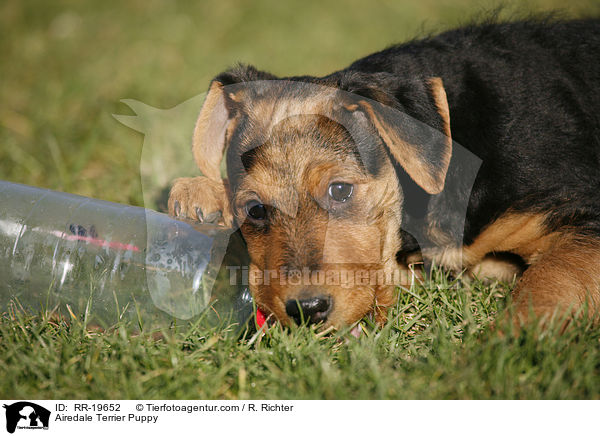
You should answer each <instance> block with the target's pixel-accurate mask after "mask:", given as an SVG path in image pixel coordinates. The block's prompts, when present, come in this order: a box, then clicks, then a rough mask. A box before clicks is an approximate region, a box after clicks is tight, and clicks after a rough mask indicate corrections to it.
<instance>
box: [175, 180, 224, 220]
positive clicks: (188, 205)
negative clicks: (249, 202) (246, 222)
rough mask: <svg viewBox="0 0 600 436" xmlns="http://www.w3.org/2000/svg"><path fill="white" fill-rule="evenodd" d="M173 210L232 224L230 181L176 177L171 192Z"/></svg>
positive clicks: (203, 218) (191, 217)
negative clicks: (228, 184)
mask: <svg viewBox="0 0 600 436" xmlns="http://www.w3.org/2000/svg"><path fill="white" fill-rule="evenodd" d="M169 213H170V214H171V215H174V216H176V217H184V218H189V219H195V220H198V221H200V222H206V223H214V224H221V225H225V226H227V227H231V226H232V223H233V216H232V213H231V207H230V205H229V199H228V196H227V181H223V180H218V181H217V180H213V179H209V178H208V177H202V176H200V177H183V178H179V179H176V180H175V181H174V183H173V187H172V188H171V192H170V193H169Z"/></svg>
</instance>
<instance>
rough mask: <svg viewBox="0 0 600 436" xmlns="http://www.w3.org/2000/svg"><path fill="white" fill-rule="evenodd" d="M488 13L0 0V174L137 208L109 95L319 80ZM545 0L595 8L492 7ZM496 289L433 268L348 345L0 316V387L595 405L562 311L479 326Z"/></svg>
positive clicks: (84, 393) (599, 353)
mask: <svg viewBox="0 0 600 436" xmlns="http://www.w3.org/2000/svg"><path fill="white" fill-rule="evenodd" d="M482 5H483V6H482ZM492 7H493V3H482V2H479V1H467V0H457V1H445V0H426V1H419V2H410V3H409V2H393V1H376V2H361V1H359V0H350V1H348V2H346V3H345V5H344V6H342V5H341V3H340V2H326V3H324V2H318V1H312V0H310V1H302V2H301V1H294V2H278V1H275V0H273V1H258V2H252V3H250V2H242V1H241V0H223V1H219V2H194V3H192V2H189V3H187V2H170V1H148V0H145V1H141V0H140V1H128V2H116V1H107V2H76V1H56V2H39V1H38V2H35V1H24V0H6V1H4V2H2V3H1V4H0V34H1V38H0V52H1V53H2V58H0V59H1V60H0V102H1V103H0V180H9V181H13V182H20V183H25V184H28V185H34V186H40V187H44V188H50V189H56V190H61V191H66V192H71V193H76V194H81V195H86V196H90V197H94V198H100V199H105V200H110V201H116V202H120V203H125V204H132V205H138V206H143V205H147V206H154V204H149V203H148V201H146V202H144V198H145V197H144V189H145V188H144V187H143V184H142V175H141V167H142V164H141V162H142V161H143V159H142V156H143V144H144V137H143V136H142V135H141V134H140V133H139V132H136V131H134V130H132V129H129V128H127V127H126V126H124V125H122V124H120V123H119V122H117V120H115V118H114V117H113V116H112V114H125V115H132V114H133V112H132V111H131V109H130V108H129V107H128V106H127V105H125V104H124V103H122V102H121V100H122V99H133V100H137V101H141V102H144V103H145V104H147V105H150V106H153V107H157V108H172V107H176V106H178V105H180V104H181V103H182V102H184V101H186V100H188V99H190V98H192V97H195V96H197V95H199V94H200V93H202V92H205V91H206V88H207V85H208V82H209V80H210V78H211V77H213V76H214V75H216V74H217V73H218V72H220V71H222V70H223V69H225V68H227V67H228V66H231V65H233V64H235V63H236V62H238V61H242V62H248V63H252V64H255V65H257V66H259V67H260V68H262V69H266V70H269V71H272V72H273V73H276V74H280V75H289V74H299V73H303V74H304V73H305V74H316V75H318V74H325V73H328V72H331V71H333V70H335V69H338V68H343V67H344V66H346V65H348V64H349V63H350V62H351V61H352V60H354V59H356V58H358V57H359V56H362V55H366V54H368V53H370V52H372V51H375V50H378V49H381V48H383V47H385V46H387V45H389V44H391V43H393V42H401V41H403V40H406V39H408V38H411V37H413V36H415V35H419V34H421V35H423V34H427V33H429V32H434V31H437V30H444V29H448V28H451V27H453V26H456V25H459V24H461V23H464V22H467V21H469V20H470V19H472V17H476V16H480V15H481V14H484V15H485V11H486V10H489V9H490V8H492ZM557 7H562V8H567V9H566V10H565V12H564V14H565V15H567V16H574V17H575V16H582V15H586V14H594V13H595V14H596V15H598V14H599V13H600V4H599V3H598V2H597V1H595V0H589V1H583V0H580V1H572V2H569V3H568V4H567V3H565V2H564V1H558V0H548V1H541V0H540V1H533V0H530V1H523V2H520V3H519V7H516V6H508V7H507V8H505V9H504V10H503V11H502V12H501V16H505V17H508V16H513V15H514V14H524V13H528V12H543V11H548V10H551V9H553V8H557ZM191 128H192V126H190V127H189V131H188V130H186V132H189V133H186V134H185V135H190V134H191ZM186 129H187V128H186ZM185 135H184V137H185ZM183 141H185V139H184V140H183ZM177 145H178V146H181V147H188V145H187V143H183V144H177ZM190 160H191V155H190ZM0 207H1V205H0ZM509 288H510V286H509V284H500V283H496V284H492V285H483V284H482V283H471V284H465V283H462V282H460V281H455V280H451V279H449V278H448V277H446V276H445V275H444V274H443V273H441V272H438V273H436V274H435V275H434V277H432V278H431V280H428V281H426V282H425V283H422V284H417V285H415V286H414V287H413V288H411V289H402V290H401V291H400V298H399V301H398V304H397V306H396V307H394V308H393V310H392V313H391V316H390V320H389V322H388V324H387V325H386V326H385V327H384V328H383V329H373V328H372V326H371V325H370V323H369V321H368V320H365V321H363V326H364V333H363V335H362V336H361V337H360V338H359V339H356V338H354V337H353V336H351V335H349V334H348V333H347V332H338V333H336V334H332V335H319V334H318V333H317V332H315V331H313V330H311V329H309V328H294V329H291V330H282V329H280V328H278V327H275V328H272V329H270V330H269V331H268V332H267V333H266V334H265V335H255V334H253V333H251V332H248V333H247V334H246V335H243V336H242V337H241V338H240V337H239V335H238V334H237V331H236V330H235V329H234V328H232V327H228V326H218V327H217V326H210V325H207V324H206V323H202V322H201V323H199V324H198V325H182V326H178V327H177V328H176V329H163V330H162V331H161V332H159V333H157V332H156V331H153V330H154V329H153V328H152V326H147V325H146V326H145V327H144V329H143V331H142V332H141V333H139V332H136V329H135V328H133V327H136V326H132V325H130V324H127V323H122V324H117V325H115V326H113V327H112V328H109V329H106V330H104V331H95V330H89V329H86V328H85V327H84V325H83V324H82V322H81V320H78V319H71V320H69V322H68V323H66V322H65V321H64V320H57V319H54V318H48V317H45V316H43V315H38V316H30V315H29V314H22V313H19V312H16V313H14V312H13V313H10V314H9V313H5V314H4V315H3V317H2V320H1V321H0V368H1V369H0V374H1V375H2V377H0V397H2V398H47V399H50V398H56V399H58V398H65V399H73V398H90V399H91V398H93V399H100V398H181V399H183V398H189V399H196V398H212V399H218V398H238V399H244V398H289V399H334V398H335V399H354V398H361V399H391V398H403V399H422V398H434V399H449V398H461V399H488V398H490V399H491V398H493V399H505V398H527V399H549V398H569V399H589V398H595V399H599V398H600V331H599V330H598V329H597V328H594V327H592V326H589V325H587V324H586V323H585V322H583V321H580V322H576V323H574V324H573V325H571V326H570V327H569V328H568V329H567V330H566V331H565V332H564V333H563V334H557V332H556V331H552V329H550V330H547V331H538V330H537V329H536V328H534V327H530V328H528V329H525V330H524V331H522V332H521V334H520V335H519V336H518V337H515V336H514V335H512V334H510V332H504V334H501V333H500V332H499V331H498V329H493V328H491V325H490V324H491V322H492V320H493V319H494V318H495V316H496V314H497V313H498V312H501V311H502V310H503V309H504V308H505V307H506V306H507V305H508V304H509V301H508V300H509ZM4 309H5V308H2V310H4Z"/></svg>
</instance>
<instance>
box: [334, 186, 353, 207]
mask: <svg viewBox="0 0 600 436" xmlns="http://www.w3.org/2000/svg"><path fill="white" fill-rule="evenodd" d="M353 191H354V186H353V185H351V184H350V183H344V182H333V183H332V184H331V185H329V189H328V191H327V193H328V194H329V196H330V197H331V198H332V199H334V200H335V201H337V202H340V203H343V202H344V201H346V200H348V199H349V198H350V196H351V195H352V192H353Z"/></svg>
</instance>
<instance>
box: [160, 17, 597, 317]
mask: <svg viewBox="0 0 600 436" xmlns="http://www.w3.org/2000/svg"><path fill="white" fill-rule="evenodd" d="M599 59H600V21H598V20H580V21H552V20H544V21H536V20H531V21H521V22H513V23H486V24H479V25H474V26H469V27H464V28H460V29H457V30H454V31H449V32H446V33H443V34H441V35H438V36H436V37H432V38H427V39H422V40H415V41H413V42H410V43H407V44H403V45H398V46H394V47H391V48H389V49H386V50H384V51H381V52H378V53H375V54H373V55H370V56H367V57H366V58H363V59H360V60H358V61H356V62H355V63H353V64H352V65H350V66H349V67H348V68H346V69H343V70H340V71H337V72H335V73H332V74H330V75H328V76H325V77H320V78H317V77H309V76H298V77H288V78H283V79H282V78H277V77H275V76H274V75H272V74H269V73H266V72H262V71H258V70H256V69H255V68H253V67H249V66H248V67H245V66H242V67H238V68H235V69H233V70H230V71H227V72H224V73H222V74H220V75H218V76H217V77H216V78H215V79H214V80H213V82H212V83H211V85H210V89H209V92H208V95H207V97H206V100H205V102H204V105H203V107H202V110H201V112H200V116H199V118H198V121H197V124H196V128H195V131H194V139H193V155H194V158H195V160H196V163H197V165H198V167H199V168H200V170H201V171H202V174H203V175H202V176H200V177H195V178H185V179H177V180H176V181H175V184H174V186H173V188H172V190H171V194H170V199H169V210H170V212H171V213H173V214H175V215H179V216H187V217H188V218H194V219H196V218H197V219H199V220H206V221H215V220H219V221H220V222H222V223H223V224H225V225H227V226H236V227H237V226H239V227H240V229H241V232H242V235H243V237H244V239H245V241H246V243H247V246H248V251H249V254H250V259H251V263H250V277H251V280H250V290H251V292H252V295H253V297H254V299H255V301H256V304H257V306H258V307H259V308H260V310H261V311H262V312H264V313H265V314H266V315H267V316H271V319H274V320H278V321H280V322H281V323H283V324H289V323H291V322H294V321H295V322H298V323H301V322H303V321H308V322H323V323H324V325H326V326H330V325H331V326H335V327H340V326H344V325H351V324H352V323H355V322H356V321H358V320H360V319H361V318H362V317H364V316H365V315H367V314H373V315H374V316H375V317H376V320H377V321H378V322H379V323H382V322H384V321H385V318H386V313H387V309H388V308H389V307H390V306H391V305H392V304H393V303H394V300H395V292H396V289H397V285H398V284H401V283H402V282H403V280H404V279H405V277H404V276H403V275H404V274H403V273H404V272H405V271H406V266H405V263H406V262H408V261H410V259H414V258H421V259H422V260H423V261H424V262H425V264H426V265H427V264H431V263H435V264H437V265H441V266H443V267H445V268H448V269H450V270H453V271H456V272H460V271H466V273H465V275H469V274H471V275H477V276H479V277H496V278H500V279H510V278H512V277H513V276H514V275H515V274H517V275H520V279H519V281H518V282H517V286H516V289H515V290H514V292H513V300H514V302H515V306H514V309H515V312H516V314H517V316H518V319H519V320H521V321H526V320H527V316H528V314H530V313H531V312H530V310H533V311H534V312H535V314H536V315H539V316H545V315H550V314H552V313H555V312H556V311H562V312H563V313H569V314H570V313H572V311H575V310H577V309H579V308H581V307H582V306H583V303H587V304H589V305H590V306H589V307H590V308H591V310H592V313H593V312H594V311H595V310H596V309H597V306H598V304H600V63H599V62H598V60H599ZM223 157H225V159H226V165H227V179H225V180H223V179H222V178H221V174H220V165H221V161H222V159H223ZM521 274H522V275H521Z"/></svg>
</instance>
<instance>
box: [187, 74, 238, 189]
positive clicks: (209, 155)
mask: <svg viewBox="0 0 600 436" xmlns="http://www.w3.org/2000/svg"><path fill="white" fill-rule="evenodd" d="M225 99H226V96H225V93H224V86H223V84H222V83H221V82H219V81H218V80H213V82H212V83H211V85H210V88H209V90H208V94H207V95H206V99H205V100H204V104H203V105H202V109H201V111H200V115H199V116H198V120H197V121H196V127H195V128H194V136H193V139H192V153H193V155H194V159H195V160H196V165H198V168H200V171H202V174H203V175H204V176H206V177H208V178H209V179H212V180H221V173H220V170H219V169H220V165H221V159H222V158H223V153H224V151H225V140H226V136H227V130H228V127H229V126H230V124H231V119H230V116H229V114H230V111H229V109H228V108H227V104H226V100H225Z"/></svg>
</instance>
